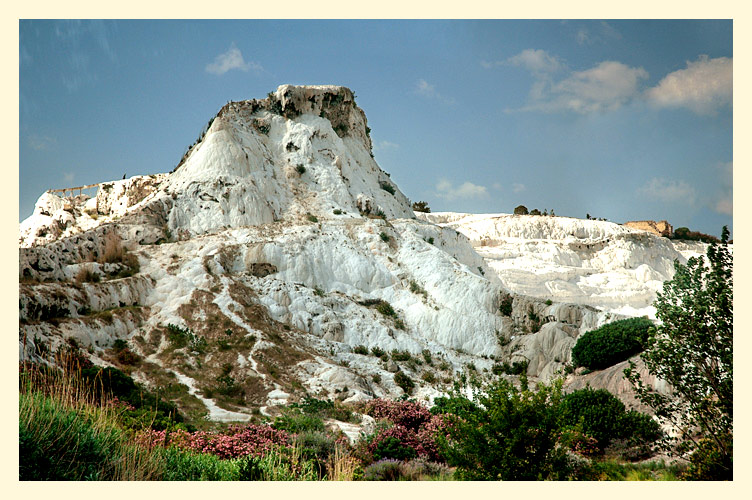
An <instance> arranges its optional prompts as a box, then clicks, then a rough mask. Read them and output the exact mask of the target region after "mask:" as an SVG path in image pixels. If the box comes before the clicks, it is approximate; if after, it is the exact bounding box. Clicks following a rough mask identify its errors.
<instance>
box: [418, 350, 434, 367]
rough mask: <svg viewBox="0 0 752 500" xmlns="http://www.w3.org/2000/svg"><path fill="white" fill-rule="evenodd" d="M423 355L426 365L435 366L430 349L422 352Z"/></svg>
mask: <svg viewBox="0 0 752 500" xmlns="http://www.w3.org/2000/svg"><path fill="white" fill-rule="evenodd" d="M421 354H422V355H423V360H424V361H425V362H426V364H428V365H432V364H433V358H432V357H431V351H429V350H428V349H423V351H422V352H421Z"/></svg>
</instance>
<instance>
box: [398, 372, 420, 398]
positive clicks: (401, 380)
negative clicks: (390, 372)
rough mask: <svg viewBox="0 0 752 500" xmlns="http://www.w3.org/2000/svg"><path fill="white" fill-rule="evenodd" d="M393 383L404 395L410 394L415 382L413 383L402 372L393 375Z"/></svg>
mask: <svg viewBox="0 0 752 500" xmlns="http://www.w3.org/2000/svg"><path fill="white" fill-rule="evenodd" d="M394 383H395V384H397V386H398V387H399V388H400V389H402V390H403V391H405V394H410V393H412V391H413V388H414V387H415V382H413V381H412V379H411V378H410V377H408V376H407V375H405V373H404V372H402V371H398V372H397V373H395V374H394Z"/></svg>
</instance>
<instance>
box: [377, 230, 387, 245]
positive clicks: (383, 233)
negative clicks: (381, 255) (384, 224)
mask: <svg viewBox="0 0 752 500" xmlns="http://www.w3.org/2000/svg"><path fill="white" fill-rule="evenodd" d="M379 238H381V241H383V242H388V241H389V235H388V234H386V233H385V232H383V231H382V232H380V233H379Z"/></svg>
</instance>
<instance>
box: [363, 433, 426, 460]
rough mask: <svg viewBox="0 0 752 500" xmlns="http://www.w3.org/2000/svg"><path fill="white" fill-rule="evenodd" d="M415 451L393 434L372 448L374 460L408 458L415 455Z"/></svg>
mask: <svg viewBox="0 0 752 500" xmlns="http://www.w3.org/2000/svg"><path fill="white" fill-rule="evenodd" d="M416 455H417V454H416V452H415V450H414V449H413V448H411V447H409V446H404V445H403V444H402V442H401V441H400V440H399V439H397V438H396V437H394V436H387V437H385V438H384V439H383V440H381V441H380V442H379V444H377V445H376V449H374V450H373V458H374V460H382V459H385V458H391V459H394V460H408V459H411V458H415V457H416Z"/></svg>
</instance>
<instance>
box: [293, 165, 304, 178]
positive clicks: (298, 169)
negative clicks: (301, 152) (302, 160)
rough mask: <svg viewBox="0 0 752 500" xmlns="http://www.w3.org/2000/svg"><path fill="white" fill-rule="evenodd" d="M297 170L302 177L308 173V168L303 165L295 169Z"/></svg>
mask: <svg viewBox="0 0 752 500" xmlns="http://www.w3.org/2000/svg"><path fill="white" fill-rule="evenodd" d="M295 170H297V171H298V173H299V174H300V175H303V174H304V173H305V171H306V168H305V167H304V166H303V165H301V164H298V166H297V167H295Z"/></svg>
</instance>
